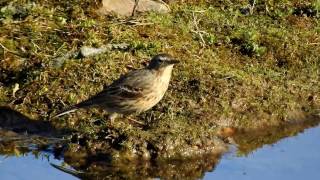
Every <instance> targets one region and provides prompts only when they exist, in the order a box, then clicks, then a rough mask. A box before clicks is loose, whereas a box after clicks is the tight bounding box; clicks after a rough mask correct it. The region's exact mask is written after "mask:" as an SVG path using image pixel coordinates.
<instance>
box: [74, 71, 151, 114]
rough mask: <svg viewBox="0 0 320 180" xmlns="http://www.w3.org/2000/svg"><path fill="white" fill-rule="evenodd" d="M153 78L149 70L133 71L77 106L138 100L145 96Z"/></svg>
mask: <svg viewBox="0 0 320 180" xmlns="http://www.w3.org/2000/svg"><path fill="white" fill-rule="evenodd" d="M151 76H153V75H152V74H150V72H148V70H144V69H142V70H136V71H132V72H130V73H128V74H126V75H124V76H121V77H120V78H119V79H118V80H116V81H114V82H113V83H112V84H111V85H110V86H108V87H106V88H105V89H104V90H103V91H101V92H100V93H98V94H96V95H95V96H93V97H91V98H89V99H88V100H85V101H83V102H81V103H79V104H77V105H75V106H76V107H78V108H82V107H88V106H91V105H98V104H103V103H105V102H112V101H121V100H129V99H136V98H139V97H141V96H143V95H144V94H145V89H146V87H147V86H148V83H150V81H149V80H148V79H149V78H151V79H152V77H151Z"/></svg>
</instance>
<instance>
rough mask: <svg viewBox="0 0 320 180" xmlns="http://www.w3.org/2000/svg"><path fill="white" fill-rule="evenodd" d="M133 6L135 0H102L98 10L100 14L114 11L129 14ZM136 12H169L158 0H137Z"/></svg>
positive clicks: (167, 7)
mask: <svg viewBox="0 0 320 180" xmlns="http://www.w3.org/2000/svg"><path fill="white" fill-rule="evenodd" d="M134 8H135V0H117V1H114V0H103V1H102V7H101V8H100V9H99V10H98V12H99V13H101V14H104V15H106V14H110V13H115V14H117V15H121V16H131V15H132V13H133V11H134ZM136 11H137V12H148V11H154V12H158V13H168V12H170V8H169V6H168V5H167V4H166V3H165V2H163V1H160V0H157V1H154V0H139V2H138V6H137V7H136Z"/></svg>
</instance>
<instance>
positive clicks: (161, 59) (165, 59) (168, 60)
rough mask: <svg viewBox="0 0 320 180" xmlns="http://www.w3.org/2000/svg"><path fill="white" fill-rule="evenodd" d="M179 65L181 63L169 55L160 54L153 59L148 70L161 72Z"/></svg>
mask: <svg viewBox="0 0 320 180" xmlns="http://www.w3.org/2000/svg"><path fill="white" fill-rule="evenodd" d="M177 63H179V61H177V60H175V59H174V58H173V57H172V56H171V55H169V54H158V55H156V56H154V57H153V58H152V59H151V61H150V64H149V66H148V68H149V69H155V70H160V69H163V68H166V67H172V66H173V65H174V64H177Z"/></svg>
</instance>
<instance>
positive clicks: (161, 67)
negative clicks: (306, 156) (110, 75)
mask: <svg viewBox="0 0 320 180" xmlns="http://www.w3.org/2000/svg"><path fill="white" fill-rule="evenodd" d="M176 63H178V61H177V60H175V59H174V58H173V57H172V56H170V55H168V54H158V55H156V56H154V57H153V58H152V59H151V61H150V63H149V66H147V67H146V68H144V69H139V70H134V71H131V72H129V73H127V74H125V75H123V76H121V77H120V78H119V79H117V80H115V81H114V82H113V83H112V84H111V85H109V86H108V87H106V88H105V89H104V90H103V91H101V92H100V93H98V94H96V95H95V96H93V97H91V98H89V99H88V100H85V101H83V102H80V103H79V104H76V105H74V106H72V107H70V108H69V109H67V110H65V111H63V112H61V113H59V114H57V115H56V116H55V117H59V116H62V115H65V114H68V113H70V112H74V111H76V110H78V109H79V108H91V107H102V108H103V109H105V110H106V111H107V112H109V113H110V114H109V119H110V120H113V119H115V118H116V117H117V115H118V114H124V115H128V114H133V113H141V112H144V111H147V110H148V109H150V108H152V107H153V106H154V105H156V104H157V103H158V102H159V101H160V100H161V99H162V97H163V96H164V94H165V92H166V91H167V89H168V86H169V82H170V78H171V73H172V69H173V66H174V64H176Z"/></svg>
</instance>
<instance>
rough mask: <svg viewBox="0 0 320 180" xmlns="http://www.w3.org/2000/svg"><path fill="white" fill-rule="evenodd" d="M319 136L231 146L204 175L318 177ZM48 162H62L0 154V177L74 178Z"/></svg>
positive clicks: (319, 130) (318, 132)
mask: <svg viewBox="0 0 320 180" xmlns="http://www.w3.org/2000/svg"><path fill="white" fill-rule="evenodd" d="M319 140H320V127H319V126H318V127H314V128H310V129H307V130H305V132H304V133H300V134H298V135H297V136H293V137H290V138H285V139H282V140H280V141H278V142H277V143H275V144H273V145H264V146H263V147H262V148H260V149H257V150H255V151H254V152H251V153H249V154H247V155H245V156H239V155H237V154H238V152H237V150H236V149H234V148H233V149H232V148H231V149H232V150H231V151H230V152H229V153H227V154H226V155H224V156H223V157H222V159H221V160H220V162H219V164H218V165H217V166H216V168H215V169H214V170H213V171H212V172H207V173H205V175H204V179H224V180H228V179H230V180H231V179H232V180H234V179H237V180H241V179H246V180H247V179H259V180H263V179H266V180H270V179H290V180H295V179H296V180H300V179H320V141H319ZM43 155H44V156H43ZM50 163H54V164H58V165H60V164H61V163H63V162H62V161H61V160H56V159H54V158H53V156H52V155H51V154H42V155H41V156H39V158H35V156H34V155H32V154H31V153H28V154H27V155H25V156H21V157H13V156H10V157H5V156H0V179H1V180H29V179H30V180H31V179H46V180H51V179H52V180H56V179H59V180H69V179H77V178H76V177H74V176H72V175H70V174H67V173H64V172H62V171H59V170H57V169H55V168H53V167H52V166H51V165H50Z"/></svg>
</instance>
